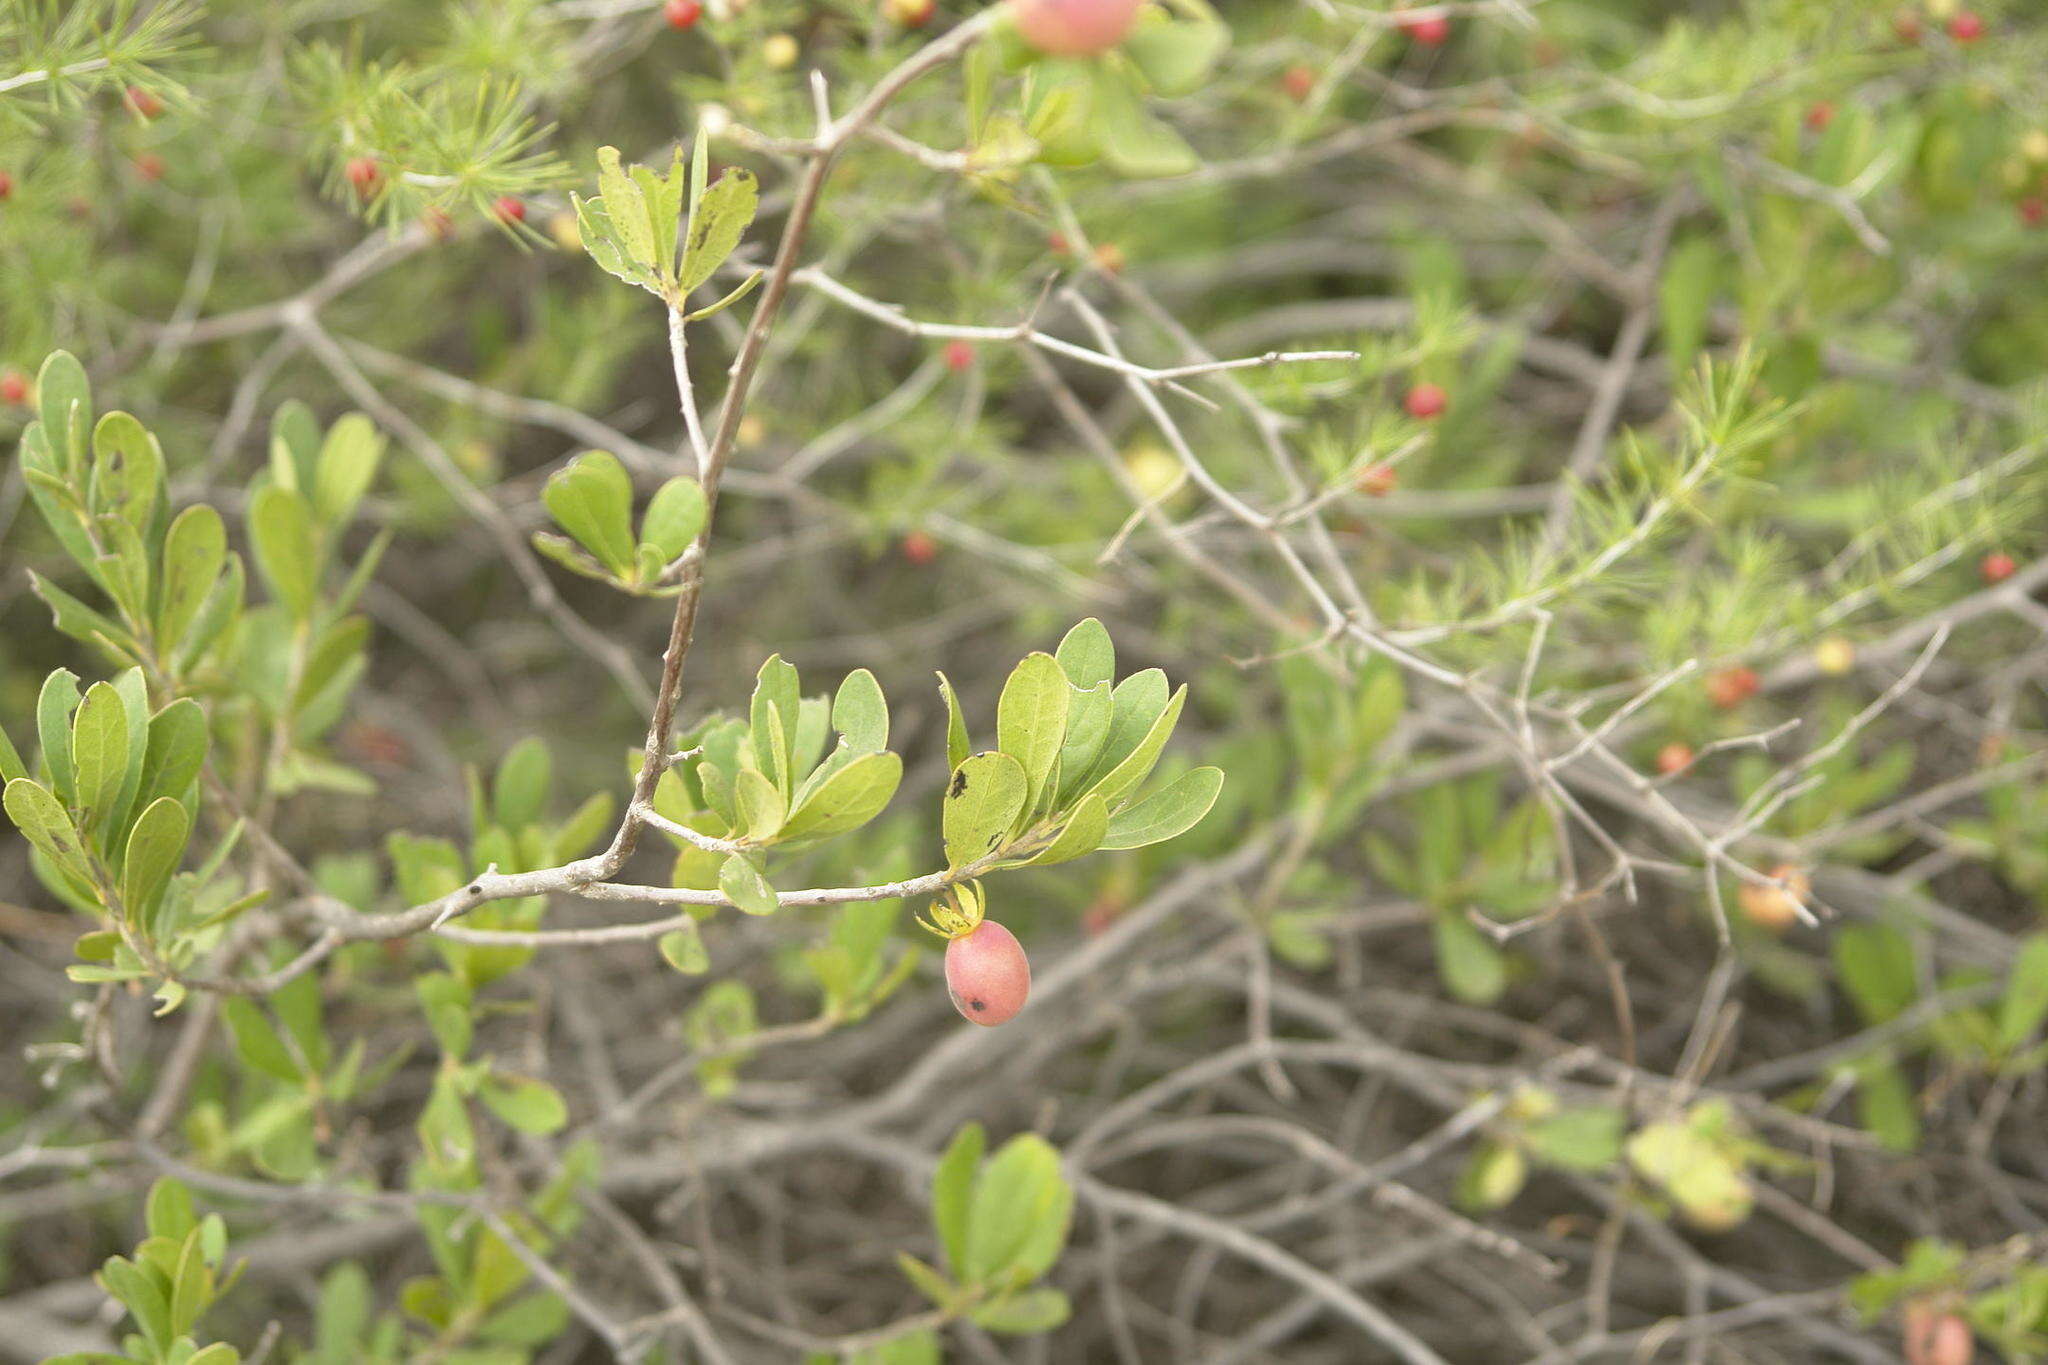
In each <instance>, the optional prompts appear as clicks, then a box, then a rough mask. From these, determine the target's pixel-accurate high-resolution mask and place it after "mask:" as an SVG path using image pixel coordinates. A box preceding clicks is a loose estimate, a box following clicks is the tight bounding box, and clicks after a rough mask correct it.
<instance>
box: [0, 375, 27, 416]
mask: <svg viewBox="0 0 2048 1365" xmlns="http://www.w3.org/2000/svg"><path fill="white" fill-rule="evenodd" d="M0 403H5V404H6V405H7V406H8V407H11V408H25V407H27V406H28V376H27V375H25V374H23V373H22V372H21V371H20V370H9V371H8V372H7V373H6V374H0Z"/></svg>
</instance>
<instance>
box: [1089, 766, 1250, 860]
mask: <svg viewBox="0 0 2048 1365" xmlns="http://www.w3.org/2000/svg"><path fill="white" fill-rule="evenodd" d="M1222 790H1223V770H1222V769H1221V768H1196V769H1195V770H1194V771H1193V772H1190V773H1186V774H1183V775H1182V776H1181V777H1179V778H1178V779H1176V780H1174V781H1172V782H1169V783H1168V784H1167V785H1165V786H1164V787H1161V788H1160V789H1159V790H1158V791H1156V792H1153V793H1152V794H1151V795H1150V796H1148V797H1146V798H1145V799H1144V800H1142V801H1138V802H1134V803H1133V804H1131V805H1128V806H1126V807H1124V808H1123V809H1122V810H1120V811H1118V812H1117V813H1116V817H1115V818H1114V819H1112V820H1111V821H1110V822H1109V833H1108V835H1107V836H1106V837H1105V838H1104V839H1103V841H1102V847H1104V848H1143V847H1144V846H1145V845H1147V844H1156V843H1161V842H1163V841H1164V840H1167V839H1171V838H1174V837H1175V836H1177V835H1181V834H1185V833H1187V831H1189V830H1191V829H1193V828H1194V827H1195V826H1196V825H1197V824H1199V823H1200V822H1201V819H1202V817H1203V816H1205V815H1207V814H1208V813H1209V808H1210V807H1211V806H1214V805H1215V804H1216V795H1217V793H1218V792H1220V791H1222Z"/></svg>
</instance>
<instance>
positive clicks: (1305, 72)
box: [1280, 62, 1316, 104]
mask: <svg viewBox="0 0 2048 1365" xmlns="http://www.w3.org/2000/svg"><path fill="white" fill-rule="evenodd" d="M1280 88H1281V89H1282V90H1285V91H1286V92H1287V98H1289V99H1291V100H1293V101H1294V102H1295V103H1296V104H1306V103H1307V102H1308V97H1309V96H1310V95H1313V94H1314V93H1315V92H1316V69H1315V68H1314V67H1312V66H1310V65H1309V64H1308V63H1306V62H1297V63H1296V64H1294V65H1293V66H1290V67H1288V68H1287V69H1286V70H1285V71H1283V72H1281V73H1280Z"/></svg>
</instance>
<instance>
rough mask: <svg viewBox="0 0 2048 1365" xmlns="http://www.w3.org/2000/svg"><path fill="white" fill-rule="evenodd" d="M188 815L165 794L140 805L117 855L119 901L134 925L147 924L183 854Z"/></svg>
mask: <svg viewBox="0 0 2048 1365" xmlns="http://www.w3.org/2000/svg"><path fill="white" fill-rule="evenodd" d="M191 833H192V817H191V816H190V815H189V814H187V813H186V810H185V808H184V806H182V805H180V804H179V803H178V802H176V801H173V800H172V799H171V798H170V797H168V796H163V797H158V798H157V799H156V800H154V801H152V802H150V803H149V805H148V806H146V807H144V808H143V811H142V814H141V816H140V817H139V818H137V820H136V821H135V828H134V829H133V830H132V831H130V833H129V835H128V847H127V850H126V851H125V852H124V853H123V854H122V855H121V901H122V904H123V906H124V907H125V908H126V910H127V912H128V918H129V921H130V922H131V923H134V924H147V923H149V922H150V921H149V916H150V913H151V912H152V911H153V910H154V909H155V908H156V902H157V899H158V897H160V896H162V895H163V890H164V888H165V887H166V886H168V885H170V881H171V874H172V873H173V872H176V871H177V870H178V864H179V862H181V861H182V860H183V859H184V856H185V841H186V839H187V838H188V837H190V835H191Z"/></svg>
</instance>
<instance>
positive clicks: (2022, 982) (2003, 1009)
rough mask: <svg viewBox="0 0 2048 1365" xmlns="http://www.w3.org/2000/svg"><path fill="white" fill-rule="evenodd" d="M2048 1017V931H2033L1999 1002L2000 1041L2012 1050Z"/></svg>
mask: <svg viewBox="0 0 2048 1365" xmlns="http://www.w3.org/2000/svg"><path fill="white" fill-rule="evenodd" d="M2043 1018H2048V934H2032V935H2029V936H2028V937H2027V940H2026V942H2025V943H2024V944H2023V945H2022V946H2021V948H2020V951H2019V954H2018V956H2016V957H2015V958H2014V959H2013V964H2012V971H2011V973H2010V974H2009V975H2008V976H2007V977H2006V979H2005V997H2004V999H2002V1000H2000V1001H1999V1002H1998V1041H1999V1043H2000V1045H2001V1046H2003V1047H2004V1048H2005V1050H2006V1051H2008V1052H2010V1051H2012V1050H2013V1049H2015V1048H2017V1047H2018V1046H2019V1045H2020V1044H2021V1043H2024V1042H2025V1041H2026V1040H2027V1039H2028V1038H2030V1037H2032V1036H2033V1033H2034V1030H2035V1029H2037V1028H2039V1027H2040V1026H2041V1020H2042V1019H2043Z"/></svg>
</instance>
